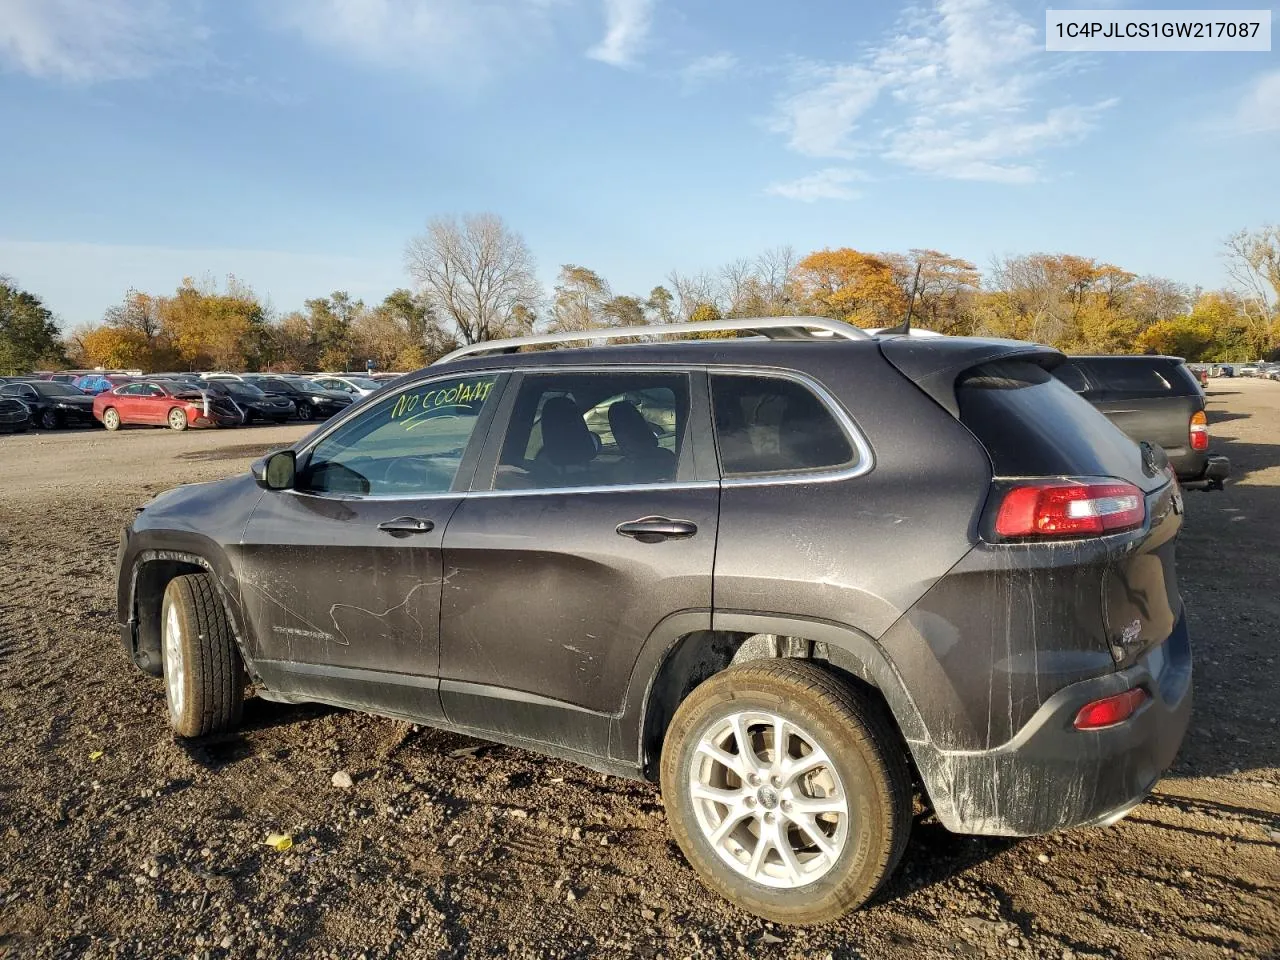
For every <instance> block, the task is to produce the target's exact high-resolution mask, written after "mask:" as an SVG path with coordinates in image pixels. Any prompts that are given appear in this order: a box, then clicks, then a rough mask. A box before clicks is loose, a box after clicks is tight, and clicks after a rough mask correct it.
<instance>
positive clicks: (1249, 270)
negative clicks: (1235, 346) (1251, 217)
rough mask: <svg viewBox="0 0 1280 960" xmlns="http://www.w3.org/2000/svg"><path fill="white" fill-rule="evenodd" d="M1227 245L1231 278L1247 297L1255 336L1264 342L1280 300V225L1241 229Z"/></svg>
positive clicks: (1224, 253) (1228, 273)
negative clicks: (1279, 299) (1257, 228)
mask: <svg viewBox="0 0 1280 960" xmlns="http://www.w3.org/2000/svg"><path fill="white" fill-rule="evenodd" d="M1223 245H1224V246H1225V247H1226V249H1225V250H1224V251H1223V256H1225V257H1226V259H1227V275H1228V276H1230V277H1231V280H1232V282H1233V283H1234V284H1235V286H1236V287H1237V288H1238V289H1239V291H1240V292H1241V294H1243V295H1244V302H1245V311H1246V313H1247V315H1248V317H1249V325H1250V327H1251V328H1253V329H1252V333H1253V334H1255V335H1256V339H1257V341H1258V342H1262V340H1264V339H1265V333H1266V328H1267V327H1268V326H1269V325H1270V323H1271V322H1272V320H1274V319H1275V311H1276V303H1277V299H1278V298H1280V226H1274V225H1272V226H1265V227H1262V228H1261V229H1259V230H1241V231H1239V232H1238V233H1234V234H1232V235H1231V236H1230V237H1228V238H1227V239H1226V241H1225V242H1224V244H1223Z"/></svg>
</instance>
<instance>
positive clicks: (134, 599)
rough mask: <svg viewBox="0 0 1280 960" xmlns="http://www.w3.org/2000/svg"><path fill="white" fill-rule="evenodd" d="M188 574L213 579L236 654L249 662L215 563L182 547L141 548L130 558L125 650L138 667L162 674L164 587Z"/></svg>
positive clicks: (237, 620)
mask: <svg viewBox="0 0 1280 960" xmlns="http://www.w3.org/2000/svg"><path fill="white" fill-rule="evenodd" d="M191 573H206V574H208V575H209V578H210V580H212V581H213V585H214V590H215V591H216V592H217V594H218V600H219V602H221V604H222V609H223V612H224V613H225V614H226V616H227V621H228V623H229V624H230V625H231V634H232V636H233V637H234V639H235V642H236V646H237V647H238V648H239V650H240V656H241V658H242V659H244V661H245V663H246V665H247V664H248V662H249V661H248V658H247V657H246V656H245V654H246V649H245V643H244V636H245V634H244V626H243V620H242V619H241V617H240V610H239V605H238V604H237V603H236V602H235V601H234V598H233V597H232V596H231V594H230V593H229V592H228V590H227V588H226V586H225V585H224V583H223V578H222V577H221V576H220V575H219V572H218V570H217V569H216V567H215V565H214V564H213V563H212V562H211V561H210V560H209V559H208V558H207V557H205V556H203V555H202V554H199V553H193V552H189V551H185V550H158V549H157V550H142V551H140V552H139V553H138V554H137V556H136V557H135V558H134V561H133V572H132V576H131V578H130V581H129V595H128V598H127V606H126V609H127V611H128V613H129V623H130V624H131V627H132V629H131V634H132V638H133V641H132V649H131V650H130V651H129V653H130V655H131V657H132V659H133V662H134V663H135V664H136V665H137V666H138V667H139V668H140V669H141V670H143V671H145V672H147V673H149V674H151V675H153V676H157V677H158V676H160V675H161V673H162V668H161V655H160V613H161V607H162V605H163V603H164V593H165V588H166V587H168V585H169V582H170V581H171V580H173V579H174V578H175V577H180V576H183V575H185V574H191Z"/></svg>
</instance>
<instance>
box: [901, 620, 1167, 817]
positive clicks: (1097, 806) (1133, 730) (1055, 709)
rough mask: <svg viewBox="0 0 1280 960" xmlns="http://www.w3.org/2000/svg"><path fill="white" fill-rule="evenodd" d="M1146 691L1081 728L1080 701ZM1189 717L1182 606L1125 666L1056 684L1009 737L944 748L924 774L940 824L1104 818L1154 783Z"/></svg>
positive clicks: (1134, 803) (1131, 803)
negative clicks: (1122, 713)
mask: <svg viewBox="0 0 1280 960" xmlns="http://www.w3.org/2000/svg"><path fill="white" fill-rule="evenodd" d="M1135 686H1140V687H1143V688H1145V689H1146V690H1147V692H1148V693H1149V694H1150V695H1151V699H1150V700H1149V701H1148V702H1147V704H1146V705H1145V706H1143V707H1142V708H1141V709H1140V710H1139V711H1138V713H1136V714H1134V716H1132V717H1131V718H1129V719H1128V720H1126V721H1125V722H1123V723H1120V724H1116V725H1115V726H1113V727H1108V728H1106V729H1102V730H1092V731H1081V730H1077V729H1075V727H1074V725H1073V721H1074V719H1075V716H1076V714H1077V712H1078V711H1079V710H1080V708H1081V707H1082V706H1084V705H1085V704H1086V703H1089V702H1091V701H1093V700H1097V699H1100V698H1102V697H1107V696H1111V695H1113V694H1117V693H1122V692H1123V691H1125V690H1128V689H1129V688H1131V687H1135ZM1190 717H1191V642H1190V638H1189V637H1188V634H1187V626H1186V616H1185V614H1184V615H1183V616H1182V617H1181V618H1180V619H1179V620H1178V623H1177V626H1176V627H1175V628H1174V631H1173V633H1172V634H1171V635H1170V636H1169V638H1168V640H1166V641H1165V642H1164V643H1163V644H1160V645H1159V646H1158V647H1154V648H1152V649H1151V650H1148V651H1147V653H1146V654H1144V655H1143V657H1142V658H1141V659H1139V660H1138V661H1137V662H1136V663H1135V664H1134V665H1133V666H1131V667H1129V668H1128V669H1126V670H1123V671H1120V672H1117V673H1112V674H1108V675H1106V676H1103V677H1098V678H1096V679H1093V680H1085V681H1082V682H1080V683H1074V684H1071V685H1070V686H1068V687H1066V688H1064V689H1062V690H1059V691H1058V692H1057V693H1056V694H1054V695H1053V696H1052V697H1050V698H1049V699H1048V700H1047V701H1046V702H1045V703H1044V704H1043V706H1041V708H1040V709H1039V710H1038V711H1037V712H1036V713H1035V715H1034V716H1033V717H1032V718H1031V720H1030V721H1029V722H1028V723H1027V724H1026V725H1025V726H1024V727H1023V728H1022V730H1021V731H1019V733H1018V735H1017V736H1016V737H1014V738H1013V739H1012V740H1011V741H1009V743H1007V744H1005V745H1003V746H1001V747H998V748H996V749H994V750H985V751H963V752H961V751H947V752H940V753H939V754H938V755H937V757H936V759H934V760H931V761H930V763H929V764H928V765H927V766H929V767H933V766H934V764H935V763H936V765H937V766H936V769H925V767H922V768H921V775H922V777H923V778H924V780H925V783H926V787H927V788H928V789H929V793H930V797H931V798H932V799H933V801H934V808H935V812H936V813H937V815H938V818H939V819H940V820H941V821H942V823H943V825H944V826H946V827H947V828H948V829H950V830H953V831H955V832H957V833H977V834H988V835H997V836H1031V835H1035V834H1043V833H1050V832H1052V831H1054V830H1061V829H1065V828H1068V827H1079V826H1092V825H1108V824H1110V823H1114V822H1115V821H1116V820H1118V819H1120V818H1121V817H1123V816H1124V815H1125V814H1126V813H1128V811H1129V810H1131V809H1132V808H1133V807H1135V806H1137V805H1138V804H1139V803H1141V802H1142V800H1143V799H1144V798H1145V797H1146V796H1147V794H1149V793H1150V792H1151V788H1152V787H1153V786H1155V783H1156V781H1157V780H1158V779H1159V778H1160V776H1161V774H1162V773H1163V772H1164V771H1165V769H1166V768H1167V767H1168V766H1169V764H1170V763H1172V762H1173V759H1174V757H1175V756H1176V755H1177V752H1178V748H1179V746H1181V744H1182V738H1183V736H1184V734H1185V733H1186V730H1187V724H1188V722H1189V720H1190Z"/></svg>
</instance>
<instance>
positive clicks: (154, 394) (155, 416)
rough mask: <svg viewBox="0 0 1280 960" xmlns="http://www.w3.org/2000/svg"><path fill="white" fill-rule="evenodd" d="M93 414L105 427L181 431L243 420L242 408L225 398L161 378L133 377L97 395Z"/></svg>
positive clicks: (236, 422) (228, 424) (224, 424)
mask: <svg viewBox="0 0 1280 960" xmlns="http://www.w3.org/2000/svg"><path fill="white" fill-rule="evenodd" d="M93 415H94V416H95V417H96V418H97V419H99V420H101V421H102V425H103V426H104V427H106V428H107V429H108V430H119V429H120V428H121V427H122V426H124V425H125V424H128V423H141V424H147V425H148V426H153V427H164V426H167V427H169V428H170V429H171V430H185V429H187V427H224V426H225V427H232V426H235V425H237V424H239V423H241V422H242V421H243V414H242V411H240V410H239V409H237V407H236V405H235V403H234V402H232V401H231V400H230V399H229V398H227V397H220V396H217V395H215V394H213V393H210V392H208V391H204V390H200V389H197V388H195V387H188V386H185V385H183V384H180V383H177V382H173V381H161V380H137V381H134V382H133V383H126V384H123V385H121V386H119V387H116V388H115V389H114V390H109V391H106V392H104V393H100V394H98V395H97V396H96V397H94V398H93Z"/></svg>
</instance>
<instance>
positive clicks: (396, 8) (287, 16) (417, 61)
mask: <svg viewBox="0 0 1280 960" xmlns="http://www.w3.org/2000/svg"><path fill="white" fill-rule="evenodd" d="M554 5H555V3H554V0H466V2H464V3H459V2H455V0H259V6H260V8H261V10H262V12H263V14H264V16H266V17H267V18H268V19H269V20H270V21H272V22H274V23H275V24H276V25H277V26H279V27H281V28H283V29H287V30H290V31H292V32H295V33H297V34H299V35H300V36H302V37H303V38H304V39H306V40H308V41H309V42H311V43H312V44H314V45H316V46H318V47H322V48H326V49H330V50H334V51H336V52H338V53H340V54H343V55H346V56H348V57H350V58H351V59H354V60H359V61H363V62H367V63H371V64H374V65H376V66H383V67H393V68H397V69H403V70H409V71H413V72H416V73H423V74H430V75H434V76H437V77H454V78H462V79H466V80H473V79H476V78H478V77H483V76H485V75H487V74H488V73H490V72H492V71H493V70H495V69H496V68H497V67H498V66H500V65H501V64H502V63H503V62H504V61H506V60H508V59H510V58H511V57H512V56H513V55H521V54H524V53H526V52H528V51H529V50H531V49H533V48H534V47H535V46H537V45H538V44H539V43H540V42H541V41H542V40H544V39H545V38H546V37H547V36H548V35H549V33H550V31H551V26H552V24H551V12H552V7H553V6H554Z"/></svg>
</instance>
